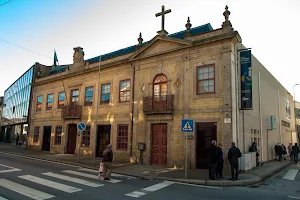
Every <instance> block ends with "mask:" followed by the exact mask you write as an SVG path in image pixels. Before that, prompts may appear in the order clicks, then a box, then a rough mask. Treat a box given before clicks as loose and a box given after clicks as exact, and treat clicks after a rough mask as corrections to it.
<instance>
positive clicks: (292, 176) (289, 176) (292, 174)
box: [283, 169, 298, 181]
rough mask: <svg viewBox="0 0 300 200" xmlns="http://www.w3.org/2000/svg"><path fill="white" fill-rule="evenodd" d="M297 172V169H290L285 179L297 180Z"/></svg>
mask: <svg viewBox="0 0 300 200" xmlns="http://www.w3.org/2000/svg"><path fill="white" fill-rule="evenodd" d="M297 173H298V170H297V169H289V171H288V172H287V173H286V174H285V176H284V177H283V179H286V180H291V181H293V180H295V177H296V175H297Z"/></svg>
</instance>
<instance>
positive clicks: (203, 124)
mask: <svg viewBox="0 0 300 200" xmlns="http://www.w3.org/2000/svg"><path fill="white" fill-rule="evenodd" d="M169 12H170V10H168V11H165V10H164V7H163V11H162V12H161V13H159V14H158V15H165V14H166V13H169ZM223 15H224V17H225V21H224V22H223V24H222V27H221V28H218V29H213V28H212V27H211V25H210V24H205V25H202V26H198V27H195V28H191V27H192V24H191V23H190V19H189V18H188V20H187V24H186V25H185V26H186V30H184V31H181V32H177V33H174V34H168V32H167V31H166V30H165V29H164V21H162V29H161V30H160V31H158V34H157V35H156V36H155V37H154V38H153V39H152V40H150V41H148V42H143V39H142V35H141V34H140V37H139V38H138V44H137V45H134V46H131V47H127V48H125V49H121V50H118V51H116V52H112V53H108V54H105V55H102V56H99V57H95V58H91V59H87V60H85V59H84V52H83V49H82V48H81V47H77V48H74V56H73V58H74V59H73V64H71V65H67V66H58V67H57V68H54V69H52V70H51V71H50V72H49V73H48V75H45V76H43V77H39V78H37V79H36V80H35V84H34V85H33V100H32V110H31V128H30V130H31V131H30V138H29V147H30V148H32V149H36V150H41V149H43V150H48V151H51V152H55V153H70V154H78V152H80V154H81V156H87V157H92V156H97V157H101V152H102V151H103V149H104V148H105V146H106V145H107V144H108V143H111V144H112V146H113V150H114V154H115V160H118V161H121V160H123V161H128V160H131V161H132V162H135V161H140V158H142V159H143V163H144V164H154V165H167V166H172V167H173V166H178V167H181V166H183V165H184V159H185V154H184V152H185V151H184V149H185V137H184V134H183V132H182V131H181V121H182V119H192V120H194V122H195V123H194V124H193V125H194V131H193V132H192V133H189V134H188V165H189V167H191V168H207V167H208V159H209V158H208V148H209V147H210V143H211V140H214V139H215V140H217V141H218V142H221V143H222V145H223V147H224V150H225V152H227V150H228V149H229V148H230V146H231V143H232V141H234V142H236V144H237V145H238V146H239V147H240V148H241V150H242V151H243V152H247V148H248V146H249V145H250V144H251V140H252V141H254V138H251V137H250V135H251V133H249V130H252V129H253V130H254V129H255V130H256V129H257V130H258V129H259V130H261V126H258V125H257V124H255V123H254V122H253V121H250V119H249V120H246V122H245V119H246V117H245V114H246V113H248V115H252V114H251V113H255V115H259V114H257V109H258V107H257V106H258V104H257V98H258V95H257V90H256V87H257V84H256V82H255V81H254V82H253V84H254V85H253V88H255V89H253V91H254V92H253V106H252V107H251V109H250V110H246V111H244V110H243V111H242V110H240V105H241V104H242V103H240V100H241V97H240V93H241V92H240V91H241V90H240V83H241V81H240V80H241V77H240V70H239V64H240V63H239V51H240V50H243V49H244V47H243V46H242V44H241V37H240V35H239V33H238V32H237V31H235V30H234V29H233V28H232V25H231V22H230V21H229V15H230V12H229V11H228V7H227V6H226V10H225V12H224V13H223ZM162 19H164V18H162ZM99 60H101V61H100V62H99ZM259 67H260V68H257V69H253V71H254V72H255V73H257V72H258V71H259V70H263V71H264V73H265V74H266V79H264V80H263V81H265V82H268V78H269V76H271V74H270V73H269V72H267V70H266V69H265V68H264V67H263V66H261V65H260V66H259ZM257 70H258V71H257ZM99 71H100V76H99ZM249 76H250V75H249ZM99 77H100V78H99ZM254 77H255V75H254ZM262 77H263V76H262ZM250 78H251V76H250ZM273 79H274V78H273ZM275 80H276V79H275ZM278 84H279V83H278ZM279 85H280V84H279ZM281 91H282V94H284V92H285V91H286V90H285V89H284V88H283V87H282V86H281ZM284 95H287V94H286V93H285V94H284ZM244 97H245V101H246V100H247V99H249V98H248V97H247V98H246V96H244ZM287 97H288V99H291V98H292V97H290V96H287ZM251 98H252V97H251ZM264 98H266V97H264ZM243 99H244V98H243ZM251 100H252V99H251ZM249 101H250V100H249ZM271 101H272V100H271ZM264 102H266V101H264ZM266 104H267V103H265V104H264V106H265V105H266ZM274 104H276V103H274ZM277 107H278V106H277ZM277 107H276V108H277ZM241 113H244V117H242V116H243V115H242V114H241ZM249 113H250V114H249ZM260 113H261V112H260ZM291 114H293V112H292V113H291ZM268 115H269V114H268V113H267V114H266V115H265V116H264V120H267V119H266V117H267V116H268ZM260 116H262V115H261V114H260V115H259V117H260ZM242 118H243V119H242ZM79 122H84V123H85V124H86V125H87V127H86V130H84V131H82V133H80V132H78V131H77V128H76V125H77V124H78V123H79ZM242 122H243V123H242ZM245 124H247V130H246V126H245ZM260 124H261V123H259V125H260ZM242 125H244V127H243V128H241V127H242ZM254 126H255V127H254ZM241 129H242V130H244V131H243V132H242V131H241ZM260 133H263V134H266V131H260ZM246 134H247V135H246ZM270 137H272V136H270ZM244 138H245V139H244ZM140 143H144V144H145V150H144V151H143V154H142V156H141V155H140V151H139V149H138V146H139V144H140ZM246 146H247V148H246ZM262 150H263V149H262ZM264 159H265V160H267V158H264Z"/></svg>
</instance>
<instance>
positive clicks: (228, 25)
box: [222, 5, 233, 33]
mask: <svg viewBox="0 0 300 200" xmlns="http://www.w3.org/2000/svg"><path fill="white" fill-rule="evenodd" d="M223 15H224V17H225V21H224V22H223V24H222V29H223V32H224V33H225V32H231V31H233V28H232V24H231V22H230V20H229V15H230V11H229V10H228V6H227V5H226V7H225V12H224V13H223Z"/></svg>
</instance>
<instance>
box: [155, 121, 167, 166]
mask: <svg viewBox="0 0 300 200" xmlns="http://www.w3.org/2000/svg"><path fill="white" fill-rule="evenodd" d="M167 145H168V126H167V124H152V164H153V165H167Z"/></svg>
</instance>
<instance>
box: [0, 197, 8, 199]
mask: <svg viewBox="0 0 300 200" xmlns="http://www.w3.org/2000/svg"><path fill="white" fill-rule="evenodd" d="M0 200H8V199H5V198H4V197H1V196H0Z"/></svg>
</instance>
